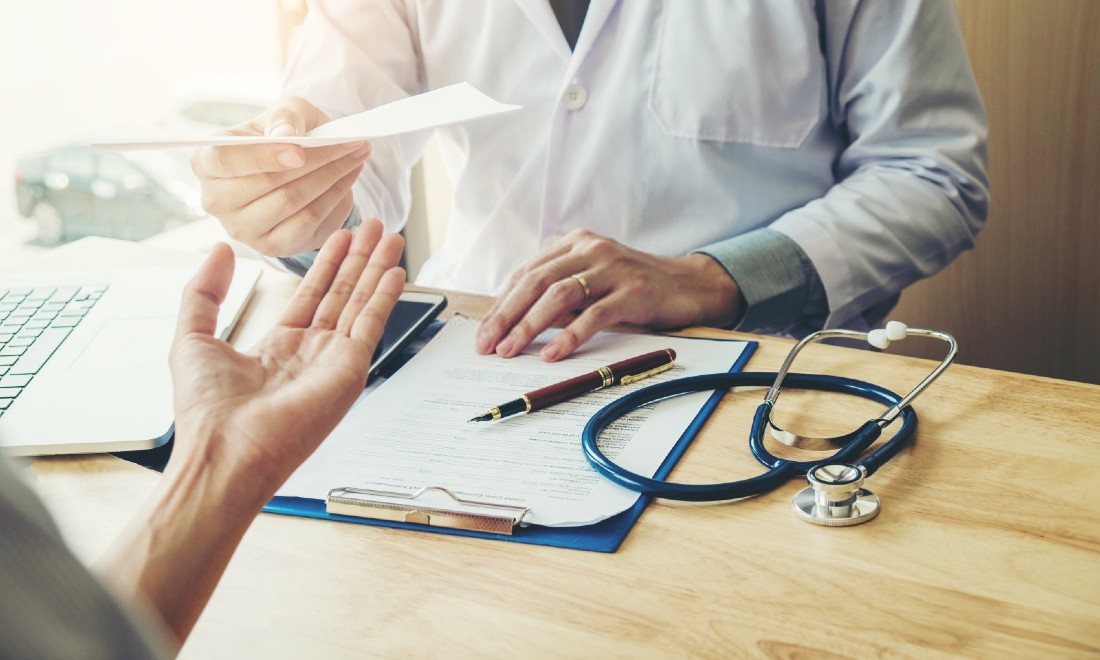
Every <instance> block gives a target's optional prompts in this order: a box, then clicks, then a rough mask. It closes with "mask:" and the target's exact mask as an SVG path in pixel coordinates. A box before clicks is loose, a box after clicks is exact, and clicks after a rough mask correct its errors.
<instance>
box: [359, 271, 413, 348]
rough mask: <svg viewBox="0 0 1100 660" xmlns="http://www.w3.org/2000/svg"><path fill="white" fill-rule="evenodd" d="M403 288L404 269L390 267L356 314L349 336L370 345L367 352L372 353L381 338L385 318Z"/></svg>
mask: <svg viewBox="0 0 1100 660" xmlns="http://www.w3.org/2000/svg"><path fill="white" fill-rule="evenodd" d="M404 288H405V269H404V268H390V269H389V270H387V271H386V272H385V273H383V274H382V277H381V278H380V279H379V281H378V285H377V287H375V289H374V292H373V293H372V294H371V297H370V300H369V301H368V302H367V304H366V305H364V306H363V308H362V309H361V310H360V311H359V313H358V314H356V316H355V323H354V324H353V325H352V328H351V338H352V339H357V340H359V341H362V342H365V343H367V344H368V345H369V346H370V353H369V354H373V353H374V348H375V347H376V346H377V345H378V340H379V339H381V338H382V330H383V329H384V328H385V326H386V319H387V318H389V316H390V312H392V311H393V306H394V305H395V304H396V303H397V298H398V297H399V296H400V295H401V291H402V290H404Z"/></svg>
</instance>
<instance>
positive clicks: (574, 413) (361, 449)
mask: <svg viewBox="0 0 1100 660" xmlns="http://www.w3.org/2000/svg"><path fill="white" fill-rule="evenodd" d="M475 330H476V323H475V322H474V321H471V320H469V319H464V318H461V317H456V318H454V319H452V320H451V321H449V322H448V323H447V325H446V326H445V327H444V328H443V329H442V330H441V331H440V332H439V334H438V335H436V337H435V339H433V340H432V341H431V342H430V343H429V344H428V345H427V346H426V347H425V348H424V349H423V350H421V351H420V353H418V354H417V355H416V356H415V357H414V358H413V359H412V360H410V361H409V362H408V363H407V364H406V365H405V366H404V367H402V368H401V369H400V370H399V371H398V372H397V373H396V374H395V375H394V376H393V377H391V378H390V379H389V380H387V381H386V382H385V383H383V384H382V385H381V386H379V387H378V388H376V389H374V390H373V391H372V392H371V393H370V394H369V395H366V396H364V397H363V398H361V399H360V400H359V402H358V403H357V404H356V406H355V407H354V408H352V410H351V412H350V413H348V415H347V417H346V418H345V419H344V420H343V422H341V424H340V425H339V426H338V427H337V428H336V429H335V430H334V431H333V432H332V434H331V435H330V436H329V437H328V438H327V439H326V440H325V442H324V443H323V444H322V445H321V447H320V448H319V449H318V450H317V452H315V453H314V455H313V456H312V457H310V459H309V460H307V461H306V463H305V464H304V465H303V466H302V467H301V468H299V469H298V471H297V472H295V473H294V475H292V476H291V478H290V479H289V480H288V481H287V483H286V484H284V486H283V488H282V489H280V491H279V493H278V495H279V496H283V497H302V498H308V499H314V500H324V499H325V496H326V494H327V493H328V491H329V490H330V489H333V488H341V487H352V488H369V489H377V490H386V491H398V492H407V493H413V492H416V491H417V490H419V489H421V488H424V487H428V486H439V487H444V488H448V489H450V490H451V491H453V492H454V493H456V494H457V495H459V496H461V497H465V498H469V499H471V500H477V501H483V502H496V503H500V504H509V505H519V506H525V507H529V509H530V514H529V515H527V516H526V517H525V518H524V521H525V522H527V523H532V524H537V525H545V526H575V525H588V524H592V523H595V522H598V521H600V520H604V519H606V518H608V517H610V516H613V515H615V514H617V513H619V512H621V511H624V510H626V509H627V508H629V507H630V506H631V505H633V504H634V502H635V501H636V500H637V498H638V495H637V493H634V492H632V491H629V490H627V489H625V488H622V487H621V486H618V485H616V484H614V483H612V482H610V481H608V480H606V479H604V478H603V477H601V476H599V475H598V474H597V473H596V472H595V470H593V469H592V468H591V467H590V466H589V465H588V463H587V462H586V461H585V459H584V456H583V454H582V453H581V448H580V435H581V430H582V429H583V428H584V425H585V423H586V422H587V421H588V419H589V418H590V417H591V416H592V414H593V413H595V412H596V411H597V410H599V409H600V408H602V407H603V406H605V405H606V404H607V403H609V402H610V401H612V400H614V399H616V398H618V397H620V396H622V395H624V394H626V393H627V392H631V391H634V390H635V389H638V388H641V387H645V386H647V385H651V384H654V383H657V382H661V381H663V380H667V379H670V378H679V377H682V376H691V375H697V374H704V373H713V372H724V371H728V370H729V369H730V367H731V366H732V365H733V364H734V363H735V362H736V361H737V359H738V358H739V357H740V355H741V353H742V351H744V350H745V348H746V344H745V342H734V341H714V340H702V339H688V338H679V337H662V336H653V335H641V334H637V335H635V334H618V333H610V332H605V333H601V334H600V335H598V336H597V337H596V338H594V339H593V340H592V341H591V342H589V343H588V344H586V345H585V346H584V347H582V349H581V351H579V352H578V354H577V355H575V356H574V357H571V358H570V359H567V360H563V361H561V362H557V363H552V364H547V363H545V362H543V361H542V359H541V358H539V357H538V350H539V348H541V346H542V342H536V344H535V345H534V346H532V347H530V348H528V350H527V351H526V352H525V353H524V354H523V355H520V356H518V357H515V358H512V359H509V360H505V359H503V358H499V357H496V356H483V355H478V354H477V353H476V352H475V351H474V348H473V347H474V332H475ZM663 348H673V349H675V350H676V353H677V359H676V366H675V367H674V368H673V369H672V370H670V371H667V372H664V373H662V374H658V375H656V376H653V377H651V378H648V379H645V380H643V381H640V382H639V383H636V384H633V385H628V386H619V387H611V388H608V389H606V390H599V391H596V392H593V393H591V394H588V395H585V396H582V397H580V398H578V399H574V400H572V401H567V402H565V403H561V404H558V405H555V406H553V407H551V408H547V409H545V410H541V411H538V412H535V413H531V414H529V415H523V416H519V417H513V418H510V419H507V420H504V421H501V422H497V423H491V424H471V423H468V422H467V420H469V419H470V417H472V416H473V415H476V414H478V413H480V412H482V411H483V410H485V409H486V408H487V407H489V406H492V405H496V404H499V403H503V402H504V401H508V400H511V399H514V398H516V397H517V396H519V395H521V394H523V393H524V392H528V391H531V390H533V389H536V388H539V387H542V386H544V385H548V384H550V383H553V382H557V381H560V380H564V379H566V378H570V377H572V376H576V375H578V374H581V373H584V372H586V371H591V370H593V369H596V368H598V367H600V366H603V365H606V364H609V363H611V362H615V361H618V360H622V359H624V358H628V357H631V356H634V355H639V354H641V353H646V352H649V351H653V350H660V349H663ZM710 395H711V393H710V392H699V393H697V394H692V395H687V396H682V397H677V398H675V399H671V400H669V401H665V402H662V403H661V404H659V405H657V406H649V407H647V408H643V409H641V410H638V411H635V412H634V413H632V414H630V415H628V416H626V417H624V418H622V419H621V420H619V421H617V422H616V423H615V424H613V425H612V426H611V427H610V428H609V429H608V430H607V431H606V432H605V433H604V434H603V435H602V436H601V443H600V444H601V448H602V449H603V450H604V451H605V453H607V454H608V455H609V456H610V457H612V458H614V459H615V460H616V461H617V462H618V463H620V464H621V465H623V466H624V467H626V468H628V469H630V470H633V471H635V472H638V473H642V474H647V475H652V474H653V473H654V472H655V471H656V470H657V468H658V467H659V466H660V464H661V463H662V461H664V459H665V457H666V456H667V455H668V454H669V452H670V450H671V449H672V447H673V445H675V444H676V442H677V440H679V438H680V436H681V435H682V434H683V433H684V431H685V430H686V429H687V428H688V425H689V424H690V423H691V421H692V420H693V419H694V418H695V416H696V415H697V414H698V413H699V410H700V408H701V407H702V406H703V404H704V403H705V402H706V400H707V399H708V398H709V397H710Z"/></svg>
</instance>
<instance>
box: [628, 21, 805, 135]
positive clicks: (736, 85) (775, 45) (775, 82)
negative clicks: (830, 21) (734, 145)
mask: <svg viewBox="0 0 1100 660" xmlns="http://www.w3.org/2000/svg"><path fill="white" fill-rule="evenodd" d="M824 76H825V72H824V62H823V58H822V55H821V50H820V47H819V45H818V27H817V19H816V17H815V16H814V13H813V7H812V3H810V2H805V1H800V0H794V1H792V0H768V2H767V3H764V2H756V1H755V0H703V1H700V2H667V3H665V4H664V6H663V14H662V16H661V22H660V26H659V32H658V37H657V55H656V60H655V63H654V69H653V82H652V86H651V88H650V95H649V105H650V110H651V112H652V113H653V115H654V116H655V118H656V120H657V121H658V122H659V123H660V125H661V127H662V128H663V129H664V130H665V132H666V133H668V134H669V135H673V136H676V137H683V138H692V139H698V140H714V141H721V142H744V143H750V144H755V145H760V146H765V147H781V148H793V147H798V146H799V145H801V144H802V142H803V141H805V139H806V137H807V136H808V135H809V134H810V131H811V130H812V129H813V128H814V126H815V125H816V124H817V123H818V122H819V121H820V120H821V114H822V107H823V104H824V99H823V98H822V94H823V89H824V86H825V81H824Z"/></svg>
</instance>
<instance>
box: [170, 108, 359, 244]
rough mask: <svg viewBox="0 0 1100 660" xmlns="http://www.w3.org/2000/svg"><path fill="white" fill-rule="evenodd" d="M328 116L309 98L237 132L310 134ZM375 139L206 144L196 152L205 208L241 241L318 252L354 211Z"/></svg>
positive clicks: (193, 163)
mask: <svg viewBox="0 0 1100 660" xmlns="http://www.w3.org/2000/svg"><path fill="white" fill-rule="evenodd" d="M328 121H329V118H328V116H326V115H325V113H323V112H321V111H320V110H318V109H317V108H316V107H315V106H313V105H312V104H310V103H309V102H308V101H306V100H305V99H303V98H299V97H291V98H288V99H285V100H283V101H280V102H279V103H278V104H276V105H275V106H274V107H272V108H270V109H269V110H268V111H267V112H265V113H264V114H262V115H260V116H259V117H257V118H255V119H253V120H251V121H248V122H245V123H244V124H240V125H239V126H235V127H233V128H231V129H229V130H228V131H226V132H227V133H228V134H230V135H272V136H290V135H304V134H306V133H307V132H309V131H311V130H313V129H314V128H316V127H317V126H320V125H321V124H324V123H326V122H328ZM370 150H371V146H370V143H369V142H354V143H350V144H339V145H334V146H329V147H313V148H309V149H306V148H303V147H300V146H297V145H293V144H257V145H233V146H221V147H203V148H200V149H196V150H195V151H194V152H193V154H192V156H191V169H192V170H194V172H195V175H196V176H197V177H198V179H199V183H200V185H201V187H202V207H203V209H205V210H206V212H207V213H209V214H210V215H213V216H214V217H216V218H217V219H218V220H219V221H220V222H221V224H222V226H224V227H225V230H226V232H227V233H228V234H229V235H230V236H231V237H233V238H234V239H236V240H238V241H241V242H242V243H245V244H246V245H249V246H250V247H252V248H254V249H256V250H257V251H259V252H260V253H261V254H265V255H267V256H269V257H279V256H289V255H292V254H297V253H299V252H305V251H307V250H313V249H315V248H317V247H320V245H321V244H322V243H323V242H324V241H325V238H327V237H328V236H329V235H330V234H331V233H332V232H334V231H336V230H337V229H340V228H341V227H342V226H343V224H344V221H345V220H347V218H348V215H349V214H350V213H351V210H352V196H351V186H352V184H353V183H354V182H355V179H356V177H357V176H359V173H360V172H361V171H362V168H363V163H364V162H366V160H367V158H368V157H369V156H370Z"/></svg>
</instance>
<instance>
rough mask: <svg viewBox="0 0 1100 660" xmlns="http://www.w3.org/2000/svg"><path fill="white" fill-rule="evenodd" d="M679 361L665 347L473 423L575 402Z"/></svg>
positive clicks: (510, 404)
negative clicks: (566, 402) (583, 396)
mask: <svg viewBox="0 0 1100 660" xmlns="http://www.w3.org/2000/svg"><path fill="white" fill-rule="evenodd" d="M675 360H676V351H674V350H672V349H671V348H665V349H662V350H660V351H653V352H652V353H646V354H644V355H639V356H637V357H632V358H629V359H626V360H622V361H621V362H616V363H614V364H609V365H607V366H606V367H600V368H599V369H596V370H595V371H590V372H588V373H586V374H582V375H580V376H576V377H574V378H570V379H569V380H563V381H561V382H560V383H554V384H553V385H547V386H546V387H541V388H539V389H537V390H534V391H531V392H528V393H527V394H524V395H523V396H521V397H520V398H518V399H514V400H512V401H509V402H508V403H502V404H501V405H499V406H493V407H492V408H490V409H489V410H487V411H485V412H484V413H482V414H481V415H478V416H477V417H474V418H473V419H471V420H470V421H471V422H495V421H496V420H498V419H504V418H505V417H511V416H513V415H520V414H524V413H529V412H534V411H536V410H541V409H543V408H547V407H549V406H552V405H554V404H555V403H561V402H562V401H568V400H569V399H574V398H576V397H578V396H581V395H582V394H587V393H588V392H592V391H593V390H602V389H604V388H605V387H611V386H612V385H629V384H630V383H633V382H636V381H639V380H641V379H643V378H648V377H649V376H652V375H653V374H659V373H661V372H662V371H667V370H668V369H671V368H672V363H673V362H674V361H675Z"/></svg>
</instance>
